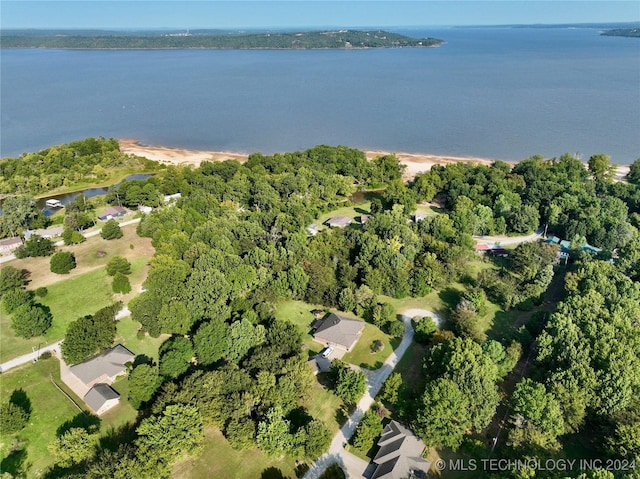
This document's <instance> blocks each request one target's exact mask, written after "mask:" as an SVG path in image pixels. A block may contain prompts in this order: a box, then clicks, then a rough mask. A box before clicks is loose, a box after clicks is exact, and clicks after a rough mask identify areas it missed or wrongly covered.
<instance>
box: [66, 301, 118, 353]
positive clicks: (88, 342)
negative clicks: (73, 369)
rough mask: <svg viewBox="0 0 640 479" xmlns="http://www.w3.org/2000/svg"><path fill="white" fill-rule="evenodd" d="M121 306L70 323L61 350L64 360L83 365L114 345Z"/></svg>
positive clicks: (107, 308)
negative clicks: (82, 363) (117, 317)
mask: <svg viewBox="0 0 640 479" xmlns="http://www.w3.org/2000/svg"><path fill="white" fill-rule="evenodd" d="M121 306H122V304H121V303H116V304H113V305H111V306H107V307H105V308H102V309H101V310H99V311H97V312H96V313H95V314H93V315H87V316H84V317H82V318H78V319H77V320H75V321H72V322H71V323H69V326H67V332H66V334H65V337H64V342H63V343H62V348H61V349H62V357H63V358H64V360H65V361H66V362H67V363H69V364H77V363H81V362H82V361H84V360H85V359H88V358H90V357H91V356H93V355H95V354H97V353H99V352H102V351H103V350H104V349H105V348H108V347H110V346H111V345H113V340H114V339H115V336H116V321H115V315H116V313H117V312H118V310H119V309H120V307H121Z"/></svg>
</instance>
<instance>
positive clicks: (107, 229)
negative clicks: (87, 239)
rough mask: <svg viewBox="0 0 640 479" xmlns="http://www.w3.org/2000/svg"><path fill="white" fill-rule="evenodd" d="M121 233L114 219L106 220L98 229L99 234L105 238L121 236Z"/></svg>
mask: <svg viewBox="0 0 640 479" xmlns="http://www.w3.org/2000/svg"><path fill="white" fill-rule="evenodd" d="M123 235H124V233H123V232H122V230H121V229H120V225H119V224H118V222H117V221H116V220H109V221H107V222H106V223H105V224H104V226H103V227H102V230H101V231H100V236H102V238H103V239H106V240H112V239H118V238H122V236H123Z"/></svg>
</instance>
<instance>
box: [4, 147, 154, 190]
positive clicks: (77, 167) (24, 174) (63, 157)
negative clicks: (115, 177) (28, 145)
mask: <svg viewBox="0 0 640 479" xmlns="http://www.w3.org/2000/svg"><path fill="white" fill-rule="evenodd" d="M158 168H160V165H159V164H158V163H156V162H153V161H150V160H147V159H146V158H140V157H134V156H132V155H126V154H124V153H121V152H120V145H119V144H118V141H117V140H115V139H113V138H110V139H105V138H87V139H85V140H81V141H74V142H72V143H68V144H64V145H57V146H52V147H50V148H46V149H44V150H42V151H39V152H37V153H24V154H23V155H22V156H20V157H18V158H3V159H2V160H0V195H4V196H6V195H15V194H28V195H31V196H35V195H38V194H42V193H47V192H50V191H53V190H58V189H61V188H65V189H67V190H71V189H73V188H74V187H77V186H78V185H81V186H84V185H85V184H88V183H92V184H99V183H101V182H105V181H108V180H109V178H110V175H111V174H112V173H113V172H114V171H121V172H122V171H126V172H131V173H133V172H139V171H144V170H155V169H158ZM107 184H108V183H107Z"/></svg>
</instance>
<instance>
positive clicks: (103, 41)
mask: <svg viewBox="0 0 640 479" xmlns="http://www.w3.org/2000/svg"><path fill="white" fill-rule="evenodd" d="M0 41H1V45H2V48H70V49H91V50H106V49H123V50H128V49H171V48H178V49H180V48H210V49H302V50H304V49H324V48H388V47H431V46H436V45H439V44H441V43H443V41H442V40H438V39H436V38H420V39H418V38H411V37H407V36H405V35H400V34H397V33H392V32H386V31H383V30H367V31H359V30H332V31H321V32H295V33H283V32H273V33H251V34H226V35H221V34H217V35H211V34H200V33H196V34H189V35H186V34H185V35H168V34H156V35H137V34H135V33H132V34H122V33H121V34H118V35H113V34H104V35H95V34H94V35H79V34H67V35H55V36H54V35H52V36H42V35H28V34H22V35H11V34H4V35H2V37H0Z"/></svg>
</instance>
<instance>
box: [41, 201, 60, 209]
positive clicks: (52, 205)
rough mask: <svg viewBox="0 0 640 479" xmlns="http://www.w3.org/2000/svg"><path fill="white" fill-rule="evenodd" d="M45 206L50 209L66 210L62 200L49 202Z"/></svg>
mask: <svg viewBox="0 0 640 479" xmlns="http://www.w3.org/2000/svg"><path fill="white" fill-rule="evenodd" d="M44 204H45V205H47V207H48V208H64V205H63V204H62V201H60V200H47V201H45V202H44Z"/></svg>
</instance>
